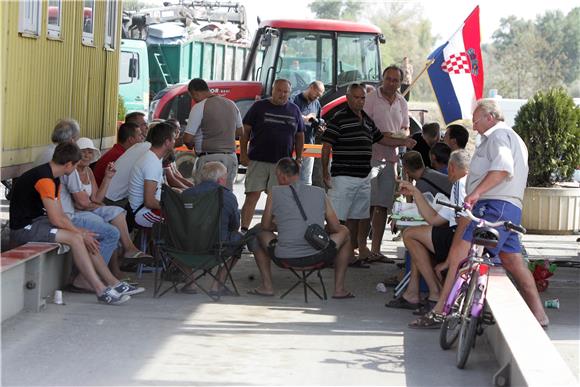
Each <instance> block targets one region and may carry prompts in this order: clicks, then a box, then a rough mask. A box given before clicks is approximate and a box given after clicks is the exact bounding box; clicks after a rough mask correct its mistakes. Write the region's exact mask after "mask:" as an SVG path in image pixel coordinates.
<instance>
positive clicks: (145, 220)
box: [135, 207, 163, 228]
mask: <svg viewBox="0 0 580 387" xmlns="http://www.w3.org/2000/svg"><path fill="white" fill-rule="evenodd" d="M162 220H163V217H162V216H161V210H151V209H149V208H147V207H143V208H141V209H140V210H139V211H137V213H136V214H135V223H137V224H138V225H139V226H141V227H145V228H151V227H153V225H154V224H155V223H159V222H161V221H162Z"/></svg>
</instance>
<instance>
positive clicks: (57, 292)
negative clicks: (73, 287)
mask: <svg viewBox="0 0 580 387" xmlns="http://www.w3.org/2000/svg"><path fill="white" fill-rule="evenodd" d="M54 303H55V304H56V305H64V302H63V300H62V290H55V291H54Z"/></svg>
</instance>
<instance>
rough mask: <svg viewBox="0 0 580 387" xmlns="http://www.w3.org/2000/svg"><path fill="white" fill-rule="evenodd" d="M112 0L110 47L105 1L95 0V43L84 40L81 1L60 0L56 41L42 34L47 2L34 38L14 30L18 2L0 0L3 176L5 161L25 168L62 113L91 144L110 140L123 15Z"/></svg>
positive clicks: (113, 124) (45, 20) (41, 146)
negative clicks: (113, 34) (108, 47)
mask: <svg viewBox="0 0 580 387" xmlns="http://www.w3.org/2000/svg"><path fill="white" fill-rule="evenodd" d="M117 5H118V9H117V36H116V41H115V46H116V48H115V50H106V49H105V48H104V40H105V18H106V6H107V3H106V2H105V1H95V11H94V45H93V46H86V45H83V44H82V29H83V7H84V6H83V2H82V1H66V0H64V1H62V3H61V6H62V23H61V36H60V38H59V39H58V40H54V39H50V38H48V37H47V12H48V2H47V1H44V0H43V1H42V16H41V21H42V22H41V25H42V28H41V32H40V36H39V37H38V38H29V37H23V36H21V35H20V34H19V33H18V13H19V2H17V1H8V2H4V1H0V21H1V22H2V26H1V27H0V28H1V36H0V44H2V46H1V48H0V49H1V51H0V52H1V53H2V58H1V59H0V61H1V66H2V67H1V69H2V73H1V74H2V82H1V84H2V89H3V95H0V97H3V99H2V100H1V104H2V107H1V109H2V110H0V111H1V112H2V113H3V114H2V115H1V118H0V120H1V131H2V172H3V175H6V174H15V172H14V168H12V169H11V170H8V169H6V167H9V166H20V167H19V168H17V171H18V173H16V174H19V173H21V172H23V171H24V170H25V169H27V168H28V167H29V165H26V164H27V163H30V162H32V161H34V159H35V158H36V156H37V155H38V153H40V152H41V151H42V149H43V148H44V146H46V145H47V144H49V143H50V135H51V133H52V130H53V128H54V125H55V123H56V122H57V121H58V120H59V119H60V118H64V117H72V118H74V119H76V120H77V121H78V122H79V124H80V127H81V136H83V137H89V138H92V139H95V140H96V144H95V145H97V146H100V145H102V146H103V147H109V146H110V145H111V144H112V143H114V136H115V132H116V115H117V95H118V63H119V49H118V47H119V45H120V36H119V35H120V23H121V17H122V8H121V2H119V3H118V4H117ZM101 138H104V142H103V143H102V144H101V141H100V140H101ZM2 178H6V177H5V176H3V177H2Z"/></svg>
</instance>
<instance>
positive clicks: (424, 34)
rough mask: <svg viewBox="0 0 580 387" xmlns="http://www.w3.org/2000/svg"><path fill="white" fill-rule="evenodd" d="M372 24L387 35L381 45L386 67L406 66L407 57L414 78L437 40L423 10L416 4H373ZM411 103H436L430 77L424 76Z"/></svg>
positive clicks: (417, 85)
mask: <svg viewBox="0 0 580 387" xmlns="http://www.w3.org/2000/svg"><path fill="white" fill-rule="evenodd" d="M365 13H366V14H368V15H371V16H370V21H371V22H372V23H373V24H375V25H376V26H377V27H379V28H380V29H381V31H383V34H384V35H385V39H386V44H383V45H381V61H382V63H383V67H386V66H388V65H390V64H398V65H399V66H400V65H402V61H403V57H405V56H407V57H409V61H410V62H411V64H412V65H413V70H414V72H413V78H416V77H417V76H419V72H420V71H421V70H422V69H423V66H424V64H425V62H426V60H427V56H428V55H429V54H430V53H431V51H433V48H434V47H433V45H434V44H435V37H434V36H433V35H432V33H431V22H430V21H429V20H428V19H426V18H424V17H423V16H422V15H423V8H422V7H421V5H420V4H416V3H402V2H389V3H381V4H373V8H372V12H371V8H369V9H368V12H365ZM411 100H414V101H426V102H428V101H434V95H433V91H432V89H431V85H430V83H429V80H428V77H427V76H426V74H424V75H423V76H422V77H421V78H420V80H419V81H418V82H417V83H416V84H415V85H414V86H413V90H412V91H411Z"/></svg>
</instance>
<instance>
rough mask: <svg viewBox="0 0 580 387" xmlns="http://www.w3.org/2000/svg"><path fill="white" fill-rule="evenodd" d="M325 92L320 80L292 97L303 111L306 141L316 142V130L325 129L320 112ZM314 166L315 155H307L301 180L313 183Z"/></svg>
mask: <svg viewBox="0 0 580 387" xmlns="http://www.w3.org/2000/svg"><path fill="white" fill-rule="evenodd" d="M323 94H324V84H323V83H322V82H320V81H314V82H312V83H311V84H310V85H309V86H308V89H306V90H304V91H303V92H300V93H298V94H296V95H295V96H294V97H292V99H291V100H292V102H294V104H296V106H298V108H299V109H300V112H301V113H302V119H303V120H304V143H305V144H314V142H315V139H316V134H317V133H316V131H317V129H318V130H323V126H320V125H321V121H320V119H321V118H320V113H321V111H322V106H320V101H319V99H320V97H322V95H323ZM313 121H317V122H318V123H319V124H318V125H313ZM313 167H314V157H305V158H304V159H303V160H302V167H301V168H300V181H302V182H303V183H304V184H308V185H312V169H313Z"/></svg>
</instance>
